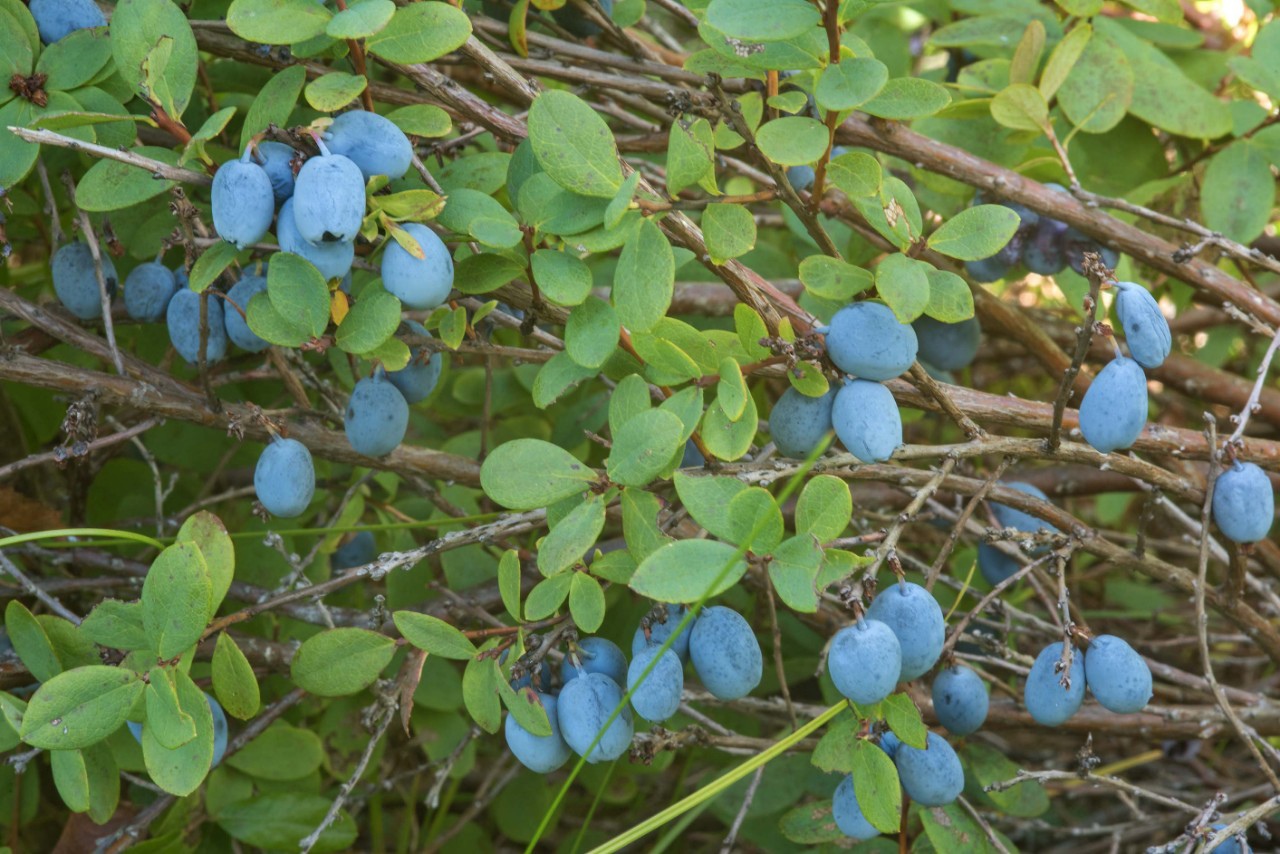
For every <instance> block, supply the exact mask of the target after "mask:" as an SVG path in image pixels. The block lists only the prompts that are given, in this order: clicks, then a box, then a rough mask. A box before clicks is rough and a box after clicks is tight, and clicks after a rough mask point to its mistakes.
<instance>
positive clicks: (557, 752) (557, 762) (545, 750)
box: [504, 692, 573, 774]
mask: <svg viewBox="0 0 1280 854" xmlns="http://www.w3.org/2000/svg"><path fill="white" fill-rule="evenodd" d="M538 700H539V701H540V702H541V703H542V708H544V709H546V710H547V720H548V721H550V722H551V735H533V734H532V733H530V732H529V731H528V730H527V729H525V728H524V727H522V726H520V723H519V722H518V721H517V720H516V718H515V715H507V722H506V724H505V728H504V732H505V734H506V737H507V747H509V748H510V749H511V753H512V755H513V756H515V758H516V759H518V760H520V764H521V765H523V766H524V767H526V768H528V769H529V770H530V771H533V772H535V773H538V774H549V773H551V772H552V771H554V770H556V769H557V768H559V767H560V766H561V765H563V764H564V763H566V762H568V761H569V757H570V756H572V755H573V753H572V751H570V750H569V745H568V744H567V743H565V740H564V737H563V736H562V735H561V734H560V721H559V718H558V712H557V708H556V707H557V702H558V701H557V699H556V697H555V696H554V695H552V694H544V693H542V692H539V693H538Z"/></svg>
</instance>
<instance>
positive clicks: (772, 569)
mask: <svg viewBox="0 0 1280 854" xmlns="http://www.w3.org/2000/svg"><path fill="white" fill-rule="evenodd" d="M822 558H823V551H822V548H821V546H819V545H818V542H817V540H815V539H814V538H813V537H812V536H811V535H808V534H801V535H799V536H795V537H792V538H791V539H789V540H786V541H785V542H783V543H782V544H781V545H779V546H777V548H775V549H774V550H773V560H771V561H770V562H769V581H770V582H771V583H772V584H773V589H774V590H775V591H777V594H778V598H779V599H781V600H782V601H783V603H784V604H785V605H786V606H787V607H788V608H791V609H792V610H794V611H799V612H801V613H807V614H812V613H815V612H816V611H817V610H818V593H819V591H818V585H817V578H818V573H819V571H820V570H821V569H822Z"/></svg>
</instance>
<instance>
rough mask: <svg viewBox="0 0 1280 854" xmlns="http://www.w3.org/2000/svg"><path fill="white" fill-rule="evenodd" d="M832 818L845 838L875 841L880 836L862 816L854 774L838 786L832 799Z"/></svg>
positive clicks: (847, 776) (846, 776)
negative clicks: (855, 789)
mask: <svg viewBox="0 0 1280 854" xmlns="http://www.w3.org/2000/svg"><path fill="white" fill-rule="evenodd" d="M831 817H832V818H833V819H835V821H836V827H838V828H840V832H841V833H843V834H844V835H845V836H850V837H852V838H854V839H875V838H876V837H877V836H879V835H880V831H878V830H876V828H875V825H873V824H872V823H871V822H869V821H867V817H866V816H865V815H863V814H862V807H860V806H858V798H857V796H855V795H854V793H853V775H852V774H848V775H845V778H844V779H843V780H841V781H840V785H839V786H836V793H835V795H833V796H832V798H831Z"/></svg>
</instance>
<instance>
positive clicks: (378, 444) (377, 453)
mask: <svg viewBox="0 0 1280 854" xmlns="http://www.w3.org/2000/svg"><path fill="white" fill-rule="evenodd" d="M342 426H343V429H345V430H346V433H347V441H348V442H350V443H351V447H352V448H354V449H355V450H356V453H359V454H364V455H365V456H366V457H382V456H386V455H387V454H389V453H391V452H392V451H394V450H395V449H396V448H397V447H398V446H399V445H400V443H401V442H402V441H404V434H405V431H406V430H408V428H409V404H408V403H406V402H405V399H404V395H402V394H401V393H400V390H399V389H398V388H396V387H395V386H394V385H392V384H391V382H390V380H388V379H387V376H386V374H385V373H384V372H383V371H382V369H381V368H379V369H378V370H377V371H376V372H374V375H373V376H372V377H366V378H365V379H362V380H360V382H358V383H356V387H355V388H354V389H353V390H352V392H351V399H350V400H348V401H347V412H346V417H345V418H343V420H342Z"/></svg>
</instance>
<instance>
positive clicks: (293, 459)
mask: <svg viewBox="0 0 1280 854" xmlns="http://www.w3.org/2000/svg"><path fill="white" fill-rule="evenodd" d="M253 489H254V492H256V493H257V495H258V500H259V501H260V502H262V506H263V507H265V508H267V512H269V513H271V514H272V515H273V516H279V517H281V518H283V519H291V518H293V517H294V516H301V515H302V513H303V511H305V510H306V509H307V505H308V504H310V503H311V496H312V495H313V494H314V493H315V491H316V469H315V466H314V464H313V463H312V462H311V452H310V451H309V450H307V446H306V445H304V444H302V443H301V442H299V441H298V440H297V439H285V438H283V437H281V436H274V437H272V439H271V443H270V444H268V445H267V447H265V448H263V449H262V456H260V457H258V464H257V465H256V466H255V467H254V469H253Z"/></svg>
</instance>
